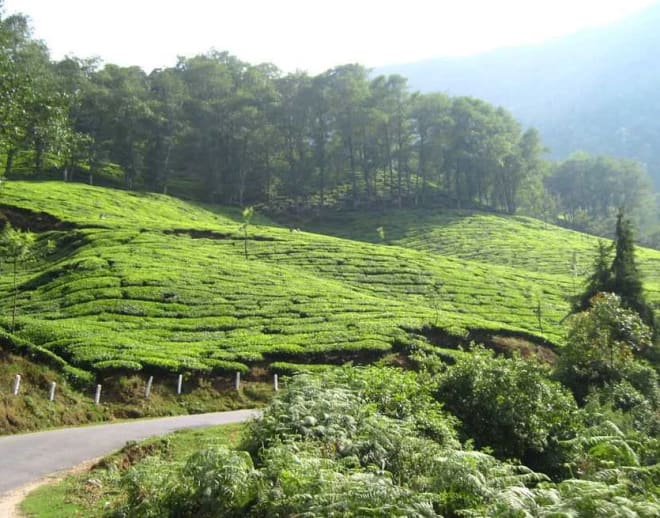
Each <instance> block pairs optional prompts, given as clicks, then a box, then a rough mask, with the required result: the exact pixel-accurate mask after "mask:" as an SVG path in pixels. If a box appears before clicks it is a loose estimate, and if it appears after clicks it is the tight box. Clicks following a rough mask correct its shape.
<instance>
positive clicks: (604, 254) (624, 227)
mask: <svg viewBox="0 0 660 518" xmlns="http://www.w3.org/2000/svg"><path fill="white" fill-rule="evenodd" d="M611 249H612V247H608V246H607V245H605V244H604V243H603V242H602V241H600V242H599V243H598V249H597V253H596V259H595V261H594V271H593V273H592V274H591V276H590V277H589V279H588V280H587V285H586V288H585V290H584V292H583V293H582V294H580V295H578V296H577V297H576V300H575V303H574V304H573V311H574V312H577V311H584V310H585V309H587V308H588V307H589V305H590V302H591V299H592V298H593V297H594V295H596V294H597V293H600V292H612V293H615V294H616V295H618V296H619V297H620V298H621V304H622V305H623V306H624V307H626V308H629V309H632V310H633V311H636V312H637V313H638V314H639V315H640V317H641V318H642V320H643V321H644V322H645V323H646V325H648V326H649V327H650V328H651V329H652V330H653V331H654V332H655V315H654V313H653V308H651V306H650V305H649V304H648V302H646V299H645V297H644V289H643V286H642V278H641V274H640V272H639V269H638V268H637V264H636V262H635V241H634V238H633V232H632V225H631V223H630V220H629V219H626V218H625V217H624V212H623V209H621V210H619V213H618V215H617V223H616V232H615V242H614V250H615V255H614V259H613V261H612V263H611V265H609V266H608V262H609V255H610V251H611Z"/></svg>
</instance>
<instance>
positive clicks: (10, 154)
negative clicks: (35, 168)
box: [5, 148, 16, 177]
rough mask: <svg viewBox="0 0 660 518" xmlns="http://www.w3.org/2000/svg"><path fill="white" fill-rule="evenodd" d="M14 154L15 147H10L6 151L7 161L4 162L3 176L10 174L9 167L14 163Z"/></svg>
mask: <svg viewBox="0 0 660 518" xmlns="http://www.w3.org/2000/svg"><path fill="white" fill-rule="evenodd" d="M15 155H16V148H10V149H9V151H7V162H6V163H5V176H6V177H7V176H9V175H10V174H11V169H12V167H13V165H14V156H15Z"/></svg>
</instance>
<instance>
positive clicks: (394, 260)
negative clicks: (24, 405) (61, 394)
mask: <svg viewBox="0 0 660 518" xmlns="http://www.w3.org/2000/svg"><path fill="white" fill-rule="evenodd" d="M2 211H3V213H4V214H5V216H6V217H7V218H8V219H9V220H11V221H13V223H14V224H15V225H18V226H23V227H25V228H30V229H31V230H33V231H35V232H37V236H38V237H37V245H36V246H37V247H38V248H41V249H42V250H44V255H43V256H41V257H40V258H39V259H38V260H37V261H35V262H32V263H28V264H26V265H25V267H24V268H21V269H20V270H19V277H18V283H19V288H20V290H19V296H18V301H17V321H16V329H15V333H14V335H9V334H7V333H5V335H6V336H5V338H4V339H3V340H4V342H5V343H11V342H12V341H13V342H16V341H17V340H18V341H21V343H23V344H28V345H25V347H31V348H32V349H31V350H32V352H33V354H39V355H40V356H41V357H42V358H46V359H47V360H48V361H49V362H53V363H55V364H57V365H60V367H62V368H67V369H69V370H70V372H72V373H74V375H79V376H83V377H84V376H85V374H84V373H98V372H101V373H103V372H114V371H117V370H119V371H139V370H144V371H146V372H152V373H154V372H161V373H175V372H180V371H186V372H193V373H194V372H198V373H205V372H206V373H208V372H215V373H223V372H234V371H243V372H247V371H248V370H249V369H252V368H263V367H266V368H267V367H268V366H270V365H272V364H273V362H289V363H291V362H293V363H334V362H343V361H346V360H351V359H352V360H355V361H368V360H373V359H375V358H379V357H381V356H383V355H386V354H389V353H391V352H398V351H401V350H409V349H410V348H415V347H423V348H426V347H434V346H437V345H440V346H446V347H451V346H454V345H456V344H457V343H465V342H466V341H469V340H470V339H473V338H478V339H491V340H492V339H493V336H501V337H517V338H525V339H527V340H531V341H533V342H537V343H542V342H545V343H551V344H559V343H560V342H561V336H562V327H561V324H560V321H561V319H562V318H563V317H564V316H565V315H566V313H567V311H568V302H567V301H566V295H568V294H570V293H572V292H574V291H575V290H576V289H578V283H579V282H580V279H575V278H574V277H573V275H572V274H571V262H572V261H574V259H573V257H574V254H575V257H576V258H577V262H578V263H579V265H580V266H581V267H582V268H583V269H584V268H585V267H586V266H588V265H590V263H591V254H592V252H593V249H594V247H595V243H596V239H595V238H592V237H589V236H586V235H582V234H579V233H576V232H572V231H568V230H565V229H560V228H558V227H554V226H551V225H545V224H543V223H542V222H539V221H536V220H532V219H528V218H520V217H506V216H500V215H495V214H488V213H476V212H461V211H448V212H444V213H439V214H438V213H424V212H417V213H415V212H401V213H392V214H389V215H386V216H380V215H375V214H371V215H369V214H359V213H355V214H353V215H347V216H341V217H340V216H335V217H332V218H330V219H328V220H326V221H324V222H322V223H321V222H317V223H314V222H310V223H309V225H308V227H303V230H305V231H298V230H297V229H294V228H292V227H291V222H289V223H288V224H287V225H286V226H281V225H278V224H276V223H274V222H272V221H269V220H268V219H266V218H263V217H262V218H257V220H256V221H255V224H253V225H250V226H249V227H248V229H247V236H248V239H247V251H248V255H247V258H246V257H245V252H244V246H245V244H246V242H245V241H244V234H243V231H242V230H241V225H242V223H243V222H242V218H241V215H240V213H239V212H238V211H235V210H229V209H222V208H219V207H211V206H203V205H199V204H193V203H187V202H183V201H180V200H176V199H173V198H170V197H168V196H164V195H155V194H136V193H131V192H125V191H117V190H111V189H104V188H100V187H90V186H86V185H81V184H73V183H61V182H43V183H36V182H35V183H29V182H8V183H7V184H5V186H4V188H3V191H2ZM379 226H383V227H384V229H385V242H380V241H381V238H380V237H379V236H378V233H377V232H376V229H377V228H378V227H379ZM307 230H309V231H307ZM325 234H335V236H331V235H325ZM46 243H50V246H46ZM640 258H641V263H642V267H643V269H644V271H645V272H646V274H647V289H648V291H649V292H650V298H651V300H652V301H654V302H658V301H660V279H659V278H658V274H657V272H658V271H659V269H658V268H657V266H658V262H659V261H660V252H656V251H652V250H642V251H641V252H640ZM574 262H575V261H574ZM0 307H2V310H3V314H4V315H10V314H11V308H12V283H11V278H10V276H7V275H5V276H3V277H2V279H1V280H0ZM539 308H540V309H539ZM0 324H1V325H2V326H3V327H4V329H5V330H6V331H8V330H9V329H10V326H11V320H10V318H9V317H8V316H5V317H4V318H2V319H1V320H0ZM448 354H450V353H448ZM276 367H278V368H283V367H284V366H283V365H282V364H281V363H280V364H277V365H276ZM76 369H80V370H76Z"/></svg>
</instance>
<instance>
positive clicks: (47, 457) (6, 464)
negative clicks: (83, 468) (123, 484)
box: [0, 410, 258, 496]
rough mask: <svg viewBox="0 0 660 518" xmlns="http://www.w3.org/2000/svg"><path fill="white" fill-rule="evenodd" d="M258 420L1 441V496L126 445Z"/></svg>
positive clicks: (221, 418) (131, 426) (140, 424)
mask: <svg viewBox="0 0 660 518" xmlns="http://www.w3.org/2000/svg"><path fill="white" fill-rule="evenodd" d="M256 415H258V411H257V410H236V411H233V412H216V413H212V414H198V415H185V416H178V417H163V418H158V419H145V420H140V421H131V422H126V423H116V424H102V425H94V426H84V427H82V428H64V429H59V430H52V431H49V432H37V433H29V434H22V435H8V436H0V496H2V495H3V494H5V493H7V492H9V491H11V490H13V489H16V488H19V487H21V486H23V485H25V484H27V483H29V482H33V481H35V480H38V479H41V478H43V477H44V476H46V475H50V474H51V473H55V472H57V471H61V470H64V469H69V468H72V467H73V466H77V465H78V464H80V463H82V462H84V461H86V460H89V459H94V458H97V457H101V456H103V455H107V454H108V453H111V452H113V451H114V450H117V449H119V448H121V447H122V446H124V444H125V443H126V442H127V441H137V440H141V439H146V438H147V437H151V436H153V435H162V434H166V433H169V432H173V431H175V430H181V429H184V428H201V427H204V426H212V425H218V424H228V423H238V422H241V421H247V420H248V419H250V418H251V417H254V416H256Z"/></svg>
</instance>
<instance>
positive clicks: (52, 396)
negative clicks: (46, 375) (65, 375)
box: [48, 381, 57, 401]
mask: <svg viewBox="0 0 660 518" xmlns="http://www.w3.org/2000/svg"><path fill="white" fill-rule="evenodd" d="M55 387H57V383H55V382H54V381H52V382H51V384H50V392H49V394H48V401H55Z"/></svg>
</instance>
